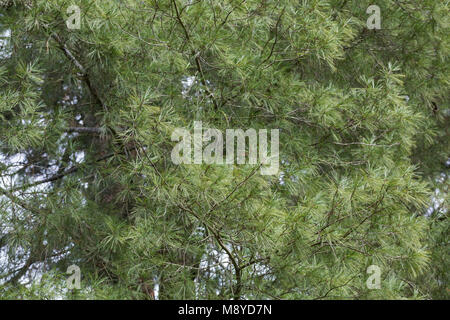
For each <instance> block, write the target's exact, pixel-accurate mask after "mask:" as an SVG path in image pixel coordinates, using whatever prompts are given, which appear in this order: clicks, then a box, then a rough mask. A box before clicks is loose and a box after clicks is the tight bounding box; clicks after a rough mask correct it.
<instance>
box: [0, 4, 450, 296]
mask: <svg viewBox="0 0 450 320" xmlns="http://www.w3.org/2000/svg"><path fill="white" fill-rule="evenodd" d="M0 5H1V9H0V10H1V11H0V13H1V15H0V35H2V37H1V39H0V45H1V48H0V124H1V125H0V175H1V182H0V297H2V298H58V297H67V298H94V299H95V298H96V299H101V298H112V299H133V298H139V299H154V298H158V299H195V298H199V299H230V298H234V299H244V298H246V299H256V298H257V299H336V298H338V299H391V298H419V299H428V298H448V289H447V286H448V274H447V272H446V271H447V270H446V268H447V267H448V263H449V257H448V222H447V215H448V209H447V208H448V207H447V203H448V202H447V201H448V177H447V174H448V168H449V160H448V157H449V151H450V150H449V144H448V139H449V132H448V120H449V116H450V112H449V61H448V55H449V36H448V34H449V28H448V27H449V6H450V4H449V1H447V0H445V1H443V0H403V1H394V0H369V1H366V0H348V1H347V0H302V1H300V0H299V1H287V0H278V1H272V0H227V1H214V0H204V1H196V0H142V1H137V0H105V1H88V0H74V1H68V0H52V1H49V0H22V1H19V0H2V1H0ZM71 5H77V6H78V7H79V8H80V10H81V26H80V28H79V29H70V28H68V24H67V23H66V21H67V20H68V19H69V16H70V15H71V13H70V11H69V12H68V11H67V8H68V7H69V6H71ZM370 5H377V6H379V7H380V10H381V11H380V13H381V15H380V17H381V29H369V28H368V27H367V24H366V22H367V19H368V18H369V16H370V14H368V13H366V10H367V8H368V7H369V6H370ZM194 121H202V123H203V126H204V127H205V128H206V127H208V128H217V129H219V130H221V131H222V132H225V130H226V129H230V128H241V129H243V130H247V129H249V128H254V129H255V130H260V129H267V130H271V129H279V130H280V131H279V139H280V140H279V141H280V172H279V174H278V175H261V174H260V172H259V170H258V169H259V165H251V164H226V165H217V164H205V163H204V164H191V165H189V164H179V165H178V164H174V163H173V162H172V160H171V152H172V149H173V147H174V145H175V144H176V142H174V141H172V140H171V134H172V132H173V131H174V130H175V129H176V128H187V129H188V130H193V125H194ZM73 264H75V265H77V266H79V267H80V270H81V289H79V290H77V289H74V290H67V288H66V282H65V279H66V278H67V275H66V270H67V267H68V266H70V265H73ZM370 265H376V266H379V268H380V270H381V288H380V289H379V290H370V289H369V288H368V287H367V286H366V280H367V278H368V276H369V274H367V272H366V270H367V268H368V267H369V266H370Z"/></svg>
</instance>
